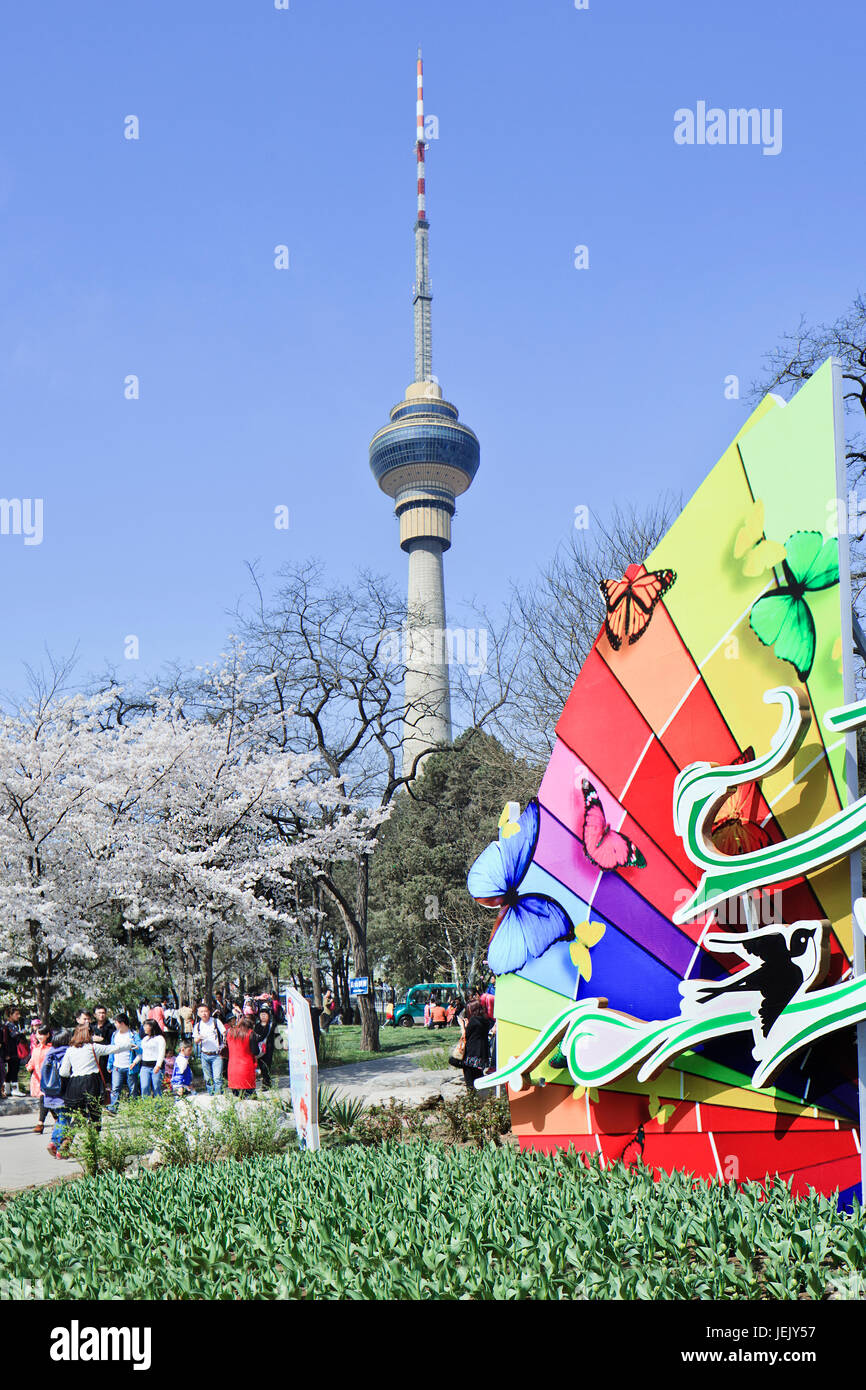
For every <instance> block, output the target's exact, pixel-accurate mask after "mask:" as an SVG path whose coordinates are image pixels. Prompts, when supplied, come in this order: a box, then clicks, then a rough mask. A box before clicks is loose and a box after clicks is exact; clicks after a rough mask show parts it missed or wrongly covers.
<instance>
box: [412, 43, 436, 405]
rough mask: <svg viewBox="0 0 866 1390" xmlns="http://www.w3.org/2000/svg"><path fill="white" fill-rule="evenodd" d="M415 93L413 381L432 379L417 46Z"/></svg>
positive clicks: (420, 68) (421, 82) (427, 230)
mask: <svg viewBox="0 0 866 1390" xmlns="http://www.w3.org/2000/svg"><path fill="white" fill-rule="evenodd" d="M417 82H418V90H417V98H416V106H415V115H416V133H415V159H416V164H417V169H418V216H417V220H416V222H415V290H414V296H413V304H414V309H415V380H416V381H432V380H433V326H432V320H431V304H432V302H433V290H432V288H431V285H430V245H429V235H430V224H429V222H428V221H427V170H426V163H425V159H426V154H427V144H426V141H425V139H424V59H423V57H422V55H421V46H420V44H419V46H418V78H417Z"/></svg>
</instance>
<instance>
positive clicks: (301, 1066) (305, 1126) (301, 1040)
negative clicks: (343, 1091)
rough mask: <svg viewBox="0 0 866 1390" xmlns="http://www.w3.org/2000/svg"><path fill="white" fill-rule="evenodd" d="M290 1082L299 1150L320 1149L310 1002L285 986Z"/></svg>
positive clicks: (317, 1074) (314, 1046) (316, 1062)
mask: <svg viewBox="0 0 866 1390" xmlns="http://www.w3.org/2000/svg"><path fill="white" fill-rule="evenodd" d="M286 1033H287V1035H288V1045H289V1082H290V1085H291V1090H292V1109H293V1111H294V1112H295V1127H296V1129H297V1131H298V1139H299V1141H300V1145H301V1148H302V1149H318V1148H319V1064H318V1061H317V1059H316V1044H315V1040H314V1038H313V1019H312V1015H311V1014H310V1005H309V1003H308V1002H307V1000H306V999H305V998H304V996H303V995H302V994H299V993H298V991H297V990H296V989H286Z"/></svg>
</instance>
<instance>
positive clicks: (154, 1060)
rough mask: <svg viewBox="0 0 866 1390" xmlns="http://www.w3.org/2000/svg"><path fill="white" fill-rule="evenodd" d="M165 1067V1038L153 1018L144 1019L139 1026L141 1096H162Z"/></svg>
mask: <svg viewBox="0 0 866 1390" xmlns="http://www.w3.org/2000/svg"><path fill="white" fill-rule="evenodd" d="M164 1066H165V1038H164V1037H163V1035H162V1029H161V1028H160V1026H159V1024H158V1023H157V1021H156V1019H155V1018H146V1019H145V1020H144V1023H143V1024H142V1025H141V1096H142V1100H143V1099H144V1097H145V1096H159V1095H162V1073H163V1067H164Z"/></svg>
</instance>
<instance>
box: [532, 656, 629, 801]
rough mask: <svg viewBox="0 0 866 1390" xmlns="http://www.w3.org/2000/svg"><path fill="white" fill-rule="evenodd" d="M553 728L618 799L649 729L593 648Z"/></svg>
mask: <svg viewBox="0 0 866 1390" xmlns="http://www.w3.org/2000/svg"><path fill="white" fill-rule="evenodd" d="M556 733H557V736H558V737H559V738H561V739H562V741H563V743H565V744H567V745H568V747H569V748H570V749H571V750H572V752H573V753H576V754H577V756H578V757H579V758H581V759H582V760H583V761H584V762H585V763H586V764H587V765H588V766H589V767H590V768H592V770H593V772H595V773H596V775H597V776H598V777H600V778H601V780H602V782H604V785H605V786H606V787H608V788H609V789H610V791H611V793H612V795H613V796H615V797H616V798H617V800H620V799H621V793H622V789H623V787H624V786H625V785H626V783H627V782H628V780H629V778H630V777H631V774H632V769H633V768H634V765H635V763H636V762H637V760H638V758H639V757H640V755H641V752H642V751H643V748H644V747H645V745H646V742H647V739H648V738H650V736H651V734H652V730H651V729H650V726H649V724H647V722H646V720H645V719H644V717H643V715H642V714H640V713H639V711H638V710H637V709H636V708H635V706H634V705H633V704H632V702H631V700H630V699H629V698H628V696H627V695H626V693H625V691H624V690H623V688H622V686H621V685H620V684H619V682H618V681H617V680H615V679H614V677H613V676H612V675H611V672H610V670H609V669H608V667H607V666H606V665H605V663H604V662H603V661H602V659H601V657H600V656H599V655H598V652H597V651H596V650H595V649H594V648H593V650H592V651H591V652H590V654H589V656H588V657H587V659H586V661H585V662H584V665H583V670H582V671H581V673H580V675H579V676H578V678H577V680H576V681H575V685H574V689H573V690H572V692H571V694H570V695H569V697H568V701H567V703H566V706H565V709H564V710H563V711H562V714H561V715H560V718H559V723H558V724H557V726H556Z"/></svg>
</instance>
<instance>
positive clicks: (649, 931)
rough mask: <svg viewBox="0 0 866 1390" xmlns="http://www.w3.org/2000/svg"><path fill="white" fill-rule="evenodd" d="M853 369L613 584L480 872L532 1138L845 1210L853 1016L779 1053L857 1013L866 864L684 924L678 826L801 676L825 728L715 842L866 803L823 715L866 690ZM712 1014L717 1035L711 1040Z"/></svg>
mask: <svg viewBox="0 0 866 1390" xmlns="http://www.w3.org/2000/svg"><path fill="white" fill-rule="evenodd" d="M833 371H834V369H833V367H832V365H831V364H830V363H827V364H826V365H825V366H824V367H823V368H822V369H821V370H820V371H819V372H817V373H816V374H815V376H814V377H813V378H812V379H811V380H810V381H809V382H808V383H807V384H806V385H805V386H804V387H803V389H802V390H801V391H800V392H799V393H798V394H797V396H796V397H795V398H794V399H793V400H792V401H790V402H789V403H788V404H787V405H786V404H784V403H783V402H781V401H780V400H778V399H777V398H775V397H767V398H766V399H765V400H764V401H763V402H762V404H761V405H760V406H759V407H758V409H757V410H756V411H755V412H754V414H753V415H752V416H751V418H750V419H749V420H748V422H747V423H746V425H745V426H744V427H743V429H742V430H741V431H740V433H739V434H738V435H737V437H736V439H735V440H734V441H733V443H732V444H731V446H730V447H729V449H728V450H727V451H726V453H725V454H724V456H723V457H722V459H721V460H720V462H719V463H718V464H717V465H716V467H715V468H714V469H713V470H712V472H711V473H710V474H709V475H708V477H707V478H706V480H705V481H704V483H703V484H702V486H701V487H700V488H699V490H698V492H697V493H696V494H695V496H694V497H693V498H692V499H691V501H690V502H689V503H688V505H687V506H686V507H685V509H684V510H683V512H682V513H681V514H680V516H679V517H678V519H677V520H676V522H675V523H674V525H673V526H672V527H671V529H670V531H669V532H668V534H667V535H666V536H665V537H664V539H663V540H662V541H661V543H660V544H659V545H658V546H657V548H656V549H655V550H654V551H653V553H652V554H650V555H648V556H646V557H644V559H643V563H642V564H640V565H638V564H635V565H633V566H631V567H630V569H629V570H628V571H627V572H626V574H625V576H622V577H620V576H617V575H611V576H610V583H608V584H606V585H603V586H602V591H603V598H604V607H603V608H601V609H600V617H599V621H600V628H601V630H600V632H599V635H598V638H597V640H596V642H595V644H594V646H593V648H592V650H591V652H590V654H589V656H588V658H587V660H586V662H585V664H584V666H583V669H582V670H581V673H580V675H579V677H578V679H577V682H576V684H575V686H574V689H573V691H572V693H571V696H570V697H569V699H568V701H567V703H566V706H565V708H564V710H563V712H562V716H561V718H560V720H559V723H558V726H557V743H556V747H555V749H554V751H553V754H552V756H551V759H550V762H549V765H548V767H547V770H546V772H545V775H544V778H543V781H542V783H541V786H540V788H539V791H538V798H537V805H536V804H535V803H532V804H531V806H530V807H528V808H527V810H526V811H524V813H523V816H522V817H521V818H520V821H519V828H518V826H516V825H515V824H514V822H513V820H512V821H506V822H505V825H504V828H503V830H502V831H501V837H500V841H499V842H498V843H497V844H496V845H493V846H491V847H490V848H489V849H488V850H486V851H485V852H484V854H482V856H481V857H480V859H479V860H478V861H477V862H476V864H475V866H474V867H473V869H472V871H471V873H470V878H469V890H470V892H472V893H473V894H474V896H476V897H477V898H478V899H480V900H482V901H487V903H488V904H489V905H491V906H495V907H498V908H499V917H498V919H497V928H496V930H495V931H494V932H493V935H492V939H491V945H490V951H489V961H490V965H491V969H493V971H494V973H496V975H497V981H496V991H495V993H496V1016H497V1020H498V1027H497V1066H498V1073H497V1074H498V1075H500V1076H501V1075H502V1074H503V1073H504V1072H508V1068H509V1066H511V1068H512V1070H511V1072H510V1073H508V1077H507V1079H508V1081H509V1094H510V1099H511V1107H512V1120H513V1126H514V1129H515V1131H516V1133H517V1134H518V1135H519V1137H520V1142H521V1144H522V1145H523V1146H524V1147H533V1148H542V1149H551V1148H556V1147H565V1146H568V1145H571V1146H573V1147H574V1148H576V1149H578V1150H582V1151H586V1152H589V1153H597V1154H599V1155H600V1156H601V1159H602V1161H603V1162H604V1163H609V1162H614V1161H618V1160H620V1159H622V1158H623V1155H624V1154H625V1153H626V1152H627V1151H628V1154H629V1155H630V1156H631V1157H633V1154H634V1149H635V1145H636V1144H637V1145H638V1147H639V1148H640V1151H641V1156H642V1159H643V1161H644V1162H646V1163H648V1164H649V1165H651V1166H654V1167H656V1168H664V1169H673V1168H681V1169H685V1170H687V1171H689V1172H691V1173H694V1174H696V1175H699V1176H702V1177H707V1178H709V1177H720V1178H723V1179H730V1178H737V1179H740V1180H746V1179H758V1180H763V1179H764V1178H765V1177H766V1176H767V1175H768V1174H769V1175H774V1174H778V1175H781V1176H783V1177H784V1178H785V1179H786V1180H787V1179H792V1180H793V1187H794V1191H795V1192H801V1191H805V1190H806V1189H808V1188H810V1187H814V1188H817V1189H818V1190H820V1191H822V1192H827V1193H830V1192H833V1191H836V1190H840V1191H841V1192H842V1193H843V1196H844V1194H846V1193H850V1191H851V1190H852V1189H853V1188H854V1186H855V1184H856V1183H857V1182H858V1180H859V1175H860V1158H859V1141H858V1134H857V1127H856V1126H857V1092H856V1050H855V1045H854V1028H853V1026H850V1025H849V1026H842V1024H843V1023H844V1018H843V1015H842V1013H839V1017H838V1018H836V1019H835V1021H834V1022H833V1026H832V1031H826V1032H822V1033H820V1035H818V1034H817V1033H816V1036H815V1039H814V1041H813V1042H812V1043H811V1045H810V1046H808V1047H803V1048H800V1049H799V1050H797V1046H796V1040H795V1043H794V1044H791V1046H787V1044H786V1047H783V1048H781V1049H777V1053H776V1054H775V1055H774V1058H773V1059H772V1066H771V1065H770V1061H768V1057H769V1054H770V1052H771V1050H772V1049H771V1048H770V1046H769V1042H768V1035H769V1036H770V1039H772V1038H773V1037H774V1036H775V1034H774V1033H773V1029H774V1028H775V1029H776V1030H777V1031H778V1028H779V1018H780V1015H782V1014H784V1013H785V1011H786V1010H788V1014H785V1017H788V1015H789V1014H790V1012H791V1009H792V1008H794V1007H801V1006H802V1004H803V1001H805V1005H806V1006H810V1004H813V1003H814V1001H815V999H816V998H817V997H818V996H817V994H816V993H815V992H814V991H816V990H817V989H818V988H819V986H820V987H821V988H827V989H830V990H832V988H834V987H838V989H839V991H840V992H839V995H838V997H839V998H840V999H843V998H844V999H846V1000H847V998H848V996H847V994H846V993H845V991H846V990H847V989H848V988H849V983H848V982H850V979H851V965H852V954H853V953H852V931H853V929H854V928H853V922H852V899H851V870H850V860H849V859H848V858H847V857H841V858H839V859H837V860H836V861H835V862H826V863H824V865H823V866H822V867H820V868H817V869H814V868H812V869H810V870H809V871H808V872H797V871H795V870H791V869H790V868H788V869H786V873H787V875H788V876H787V877H786V878H784V879H783V881H781V882H778V883H776V882H766V875H765V881H764V884H763V886H762V887H761V888H760V889H759V890H757V891H753V892H749V893H736V894H734V895H732V896H731V897H730V898H728V899H727V900H726V901H723V902H721V903H719V902H716V904H715V906H714V907H713V909H712V910H711V911H707V910H704V911H702V912H694V913H693V915H692V916H691V918H690V919H686V920H683V911H684V910H688V905H689V904H691V903H692V902H693V901H694V900H695V898H696V892H697V890H698V889H699V887H700V885H701V882H702V877H701V874H702V871H701V867H700V865H699V864H698V863H696V862H695V860H694V858H693V857H690V855H689V853H687V846H686V844H685V843H684V838H683V836H682V835H681V834H680V833H678V832H677V825H676V824H675V819H674V791H675V785H676V786H677V787H681V786H682V783H681V782H680V783H678V781H677V779H678V777H679V776H680V774H681V773H683V771H684V769H686V768H689V767H691V766H692V765H693V764H697V763H702V764H708V765H717V766H724V767H726V768H728V769H729V771H731V769H732V768H733V767H734V766H736V767H740V766H745V765H752V764H753V763H754V761H755V758H756V754H755V750H757V757H758V758H761V757H766V755H767V754H768V752H769V750H771V749H773V748H774V747H777V746H778V740H777V741H776V742H775V743H774V739H775V738H776V735H777V728H778V724H779V709H778V702H777V704H776V705H775V707H774V705H773V704H772V703H768V702H767V701H765V699H764V695H765V692H768V691H772V690H774V689H777V688H779V687H785V688H788V689H793V691H794V692H795V694H796V697H797V699H798V700H799V703H800V707H801V709H802V711H804V713H803V715H802V719H803V729H805V733H803V731H802V730H800V732H799V733H798V734H797V737H796V739H795V738H794V737H793V735H792V739H791V748H790V751H789V754H788V756H787V757H786V760H785V761H784V763H779V765H778V766H776V765H773V766H772V767H770V770H769V771H768V772H767V773H766V774H765V775H764V776H763V777H761V778H759V779H755V780H753V781H750V782H748V783H744V784H742V785H736V784H735V782H734V780H733V778H732V784H731V785H730V786H729V787H727V788H724V789H723V794H722V795H720V796H718V797H717V799H716V802H715V804H714V806H713V807H712V808H711V814H709V818H708V819H707V821H706V825H705V830H706V835H705V842H706V843H707V844H708V845H709V847H710V849H711V850H712V851H713V852H715V853H718V854H721V855H724V856H731V857H732V858H733V857H734V856H738V855H747V856H748V855H756V854H757V855H758V856H760V855H767V854H771V853H772V852H773V847H774V846H777V845H781V844H783V843H784V842H788V841H791V840H792V838H794V837H797V836H802V835H803V833H804V832H806V831H810V830H813V829H814V828H815V827H819V826H821V825H822V824H823V823H824V822H827V821H829V820H830V819H831V818H832V817H833V816H834V815H837V814H838V813H839V812H840V811H842V810H843V808H845V807H847V806H849V804H850V803H851V802H853V800H854V799H855V798H856V795H857V793H856V774H855V773H854V772H853V766H854V763H853V757H852V753H853V735H852V734H851V732H849V731H846V728H845V726H844V725H840V726H839V727H837V728H836V729H835V731H834V730H833V729H828V727H827V725H826V724H825V716H828V715H829V714H830V712H831V711H834V710H837V711H838V710H839V709H840V707H842V706H844V705H845V703H846V699H847V700H849V701H850V700H851V699H852V698H853V695H852V691H851V684H850V682H851V672H850V671H849V670H847V663H848V661H849V655H848V652H849V648H850V584H849V580H848V570H847V556H846V555H842V556H841V557H840V554H839V549H838V545H837V541H836V539H835V522H836V508H835V507H834V506H833V504H832V499H833V498H835V497H838V496H840V495H841V496H844V495H845V490H844V472H843V466H842V465H843V445H842V441H841V440H839V439H838V438H837V437H836V435H835V433H834V421H835V419H837V418H838V416H837V415H835V414H834V392H835V387H834V376H833ZM636 558H637V557H636ZM846 606H847V607H846ZM605 610H606V611H605ZM840 650H841V651H842V654H843V657H842V660H840V658H839V652H840ZM843 665H844V666H845V667H846V670H845V672H844V675H843ZM829 722H830V723H831V724H832V719H831V720H830V721H829ZM840 730H841V731H840ZM765 766H768V767H769V763H765ZM852 777H853V786H852V785H851V782H850V781H848V780H846V778H847V779H850V778H852ZM677 824H680V829H681V830H682V825H681V823H680V822H677ZM860 838H861V839H862V838H863V837H862V835H861V837H860ZM743 862H744V863H745V862H751V861H746V860H744V861H743ZM708 900H709V899H708V898H707V897H706V896H705V897H704V898H703V901H704V902H707V901H708ZM684 905H685V906H684ZM822 924H823V925H822ZM738 976H742V978H739V979H738V978H737V977H738ZM840 982H842V984H840ZM822 997H823V996H822ZM826 997H827V998H828V999H830V998H831V995H830V994H828V995H827V996H826ZM832 997H833V998H835V997H836V996H832ZM858 999H859V996H858ZM599 1001H601V1002H599ZM792 1001H793V1003H792ZM746 1005H748V1009H747V1012H748V1010H751V1012H750V1013H748V1017H746V1014H744V1013H743V1012H742V1011H743V1009H744V1007H746ZM584 1006H585V1007H584ZM859 1007H860V1012H859V1013H857V1015H856V1017H857V1018H860V1017H862V1016H863V1006H862V1001H861V1002H860V1005H859ZM708 1009H711V1010H713V1011H714V1012H713V1018H714V1020H716V1021H717V1022H718V1026H717V1027H715V1028H714V1029H709V1028H707V1027H703V1029H702V1030H701V1031H696V1030H695V1029H694V1028H692V1027H691V1023H692V1022H693V1020H694V1019H695V1018H701V1019H702V1020H703V1019H705V1018H706V1017H708V1015H707V1014H706V1010H708ZM737 1010H739V1011H740V1012H737ZM690 1011H691V1012H690ZM702 1011H703V1012H702ZM849 1016H850V1017H853V1016H854V1015H853V1013H852V1014H850V1015H845V1017H849ZM566 1019H567V1020H568V1024H567V1026H566V1022H564V1020H566ZM730 1019H738V1020H739V1022H736V1023H734V1024H731V1023H730V1022H728V1023H727V1024H725V1025H724V1026H723V1024H722V1022H721V1021H720V1020H730ZM659 1020H660V1021H663V1024H664V1027H663V1026H662V1024H657V1023H656V1022H654V1021H659ZM840 1020H841V1022H840ZM599 1023H604V1025H605V1028H601V1027H599V1026H598V1025H599ZM605 1029H606V1032H605ZM665 1029H666V1030H667V1031H665ZM617 1030H618V1031H617ZM653 1030H654V1031H653ZM790 1031H791V1030H790V1029H789V1033H790ZM614 1033H616V1034H617V1036H616V1038H614V1040H613V1041H612V1042H610V1041H609V1040H605V1041H604V1043H603V1045H602V1042H601V1041H600V1039H601V1038H602V1034H605V1038H606V1039H607V1035H612V1034H614ZM792 1036H793V1034H792ZM632 1038H633V1039H634V1049H633V1051H632V1052H630V1051H629V1047H630V1046H631V1042H630V1040H631V1039H632ZM593 1049H595V1050H593ZM599 1049H600V1050H599ZM605 1049H607V1050H605ZM617 1049H618V1050H617ZM602 1053H603V1054H604V1059H605V1060H604V1061H603V1062H602V1061H598V1058H599V1057H601V1056H602ZM614 1054H616V1058H617V1059H618V1060H617V1061H616V1065H613V1064H612V1063H611V1062H610V1058H611V1057H613V1056H614ZM593 1058H595V1060H596V1061H598V1066H597V1068H596V1070H595V1071H593V1070H592V1066H591V1061H592V1059H593ZM630 1058H631V1059H633V1065H629V1059H630ZM515 1059H523V1060H522V1061H521V1062H520V1066H519V1068H518V1071H517V1072H515V1071H514V1067H515V1065H516V1060H515ZM527 1059H528V1060H527ZM762 1059H763V1060H762ZM756 1063H757V1065H756ZM593 1077H600V1078H601V1082H600V1084H597V1082H596V1080H594V1079H593ZM608 1077H612V1078H613V1079H607V1078H608ZM488 1080H489V1079H488ZM542 1083H543V1084H542ZM482 1084H484V1083H482ZM631 1157H630V1159H629V1161H631Z"/></svg>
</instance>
